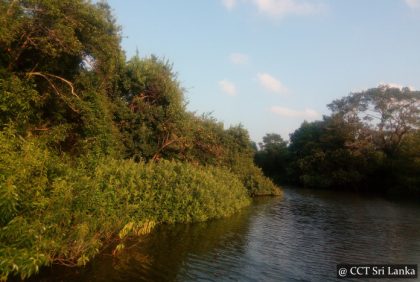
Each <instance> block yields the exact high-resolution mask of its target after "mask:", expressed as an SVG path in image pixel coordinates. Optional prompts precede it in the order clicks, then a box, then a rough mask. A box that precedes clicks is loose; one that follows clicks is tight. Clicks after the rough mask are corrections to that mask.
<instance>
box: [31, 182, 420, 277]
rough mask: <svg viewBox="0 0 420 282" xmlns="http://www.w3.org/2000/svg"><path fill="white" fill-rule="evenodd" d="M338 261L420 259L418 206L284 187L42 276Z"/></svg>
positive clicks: (312, 270) (280, 270)
mask: <svg viewBox="0 0 420 282" xmlns="http://www.w3.org/2000/svg"><path fill="white" fill-rule="evenodd" d="M337 263H371V264H372V263H377V264H379V263H395V264H396V263H401V264H402V263H411V264H416V263H417V264H418V263H420V205H419V204H414V203H404V202H392V201H389V200H385V199H381V198H371V197H363V196H358V195H354V194H343V193H333V192H325V191H308V190H302V189H286V190H285V195H284V197H283V198H265V199H257V200H255V201H254V203H253V204H252V205H251V206H250V207H249V208H246V209H244V210H243V211H241V212H240V213H238V214H236V215H234V216H232V217H230V218H228V219H222V220H215V221H211V222H207V223H200V224H190V225H174V226H160V227H158V228H157V229H156V231H155V232H153V233H152V234H151V235H149V236H148V237H146V238H143V239H142V240H141V241H140V242H137V243H136V244H133V245H132V246H130V248H128V249H127V250H126V251H124V253H123V254H121V255H120V256H119V257H117V258H115V257H112V256H110V255H107V254H103V255H101V256H99V257H98V258H97V259H95V260H94V261H93V262H92V263H91V264H90V265H88V266H87V267H86V268H83V269H73V270H68V269H57V268H53V269H47V270H46V271H44V272H43V273H42V274H41V276H38V277H37V278H36V280H39V281H52V280H55V281H336V280H337V279H336V278H335V277H336V264H337ZM404 280H405V279H404ZM358 281H361V280H358ZM382 281H383V280H382ZM405 281H407V280H405ZM408 281H412V280H408Z"/></svg>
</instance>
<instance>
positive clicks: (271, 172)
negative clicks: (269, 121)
mask: <svg viewBox="0 0 420 282" xmlns="http://www.w3.org/2000/svg"><path fill="white" fill-rule="evenodd" d="M259 147H260V150H259V151H257V152H256V154H255V157H254V160H255V163H256V164H257V165H258V166H259V167H261V168H262V170H263V171H264V174H265V175H266V176H268V177H270V178H272V179H273V180H274V181H275V182H277V183H285V182H287V181H288V179H287V178H288V176H287V167H288V165H289V153H288V148H287V142H286V141H284V140H283V138H282V137H281V136H280V135H279V134H276V133H267V134H266V135H265V136H264V137H263V142H262V143H259Z"/></svg>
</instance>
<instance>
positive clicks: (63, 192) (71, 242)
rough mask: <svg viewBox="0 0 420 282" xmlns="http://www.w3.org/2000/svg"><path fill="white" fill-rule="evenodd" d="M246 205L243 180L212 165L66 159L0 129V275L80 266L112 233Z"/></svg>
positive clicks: (128, 232) (146, 228) (131, 231)
mask: <svg viewBox="0 0 420 282" xmlns="http://www.w3.org/2000/svg"><path fill="white" fill-rule="evenodd" d="M95 163H98V165H94V164H95ZM248 203H249V198H248V196H247V191H246V189H245V188H244V186H243V185H242V183H241V182H240V181H239V180H238V179H237V178H236V177H235V176H234V175H233V174H231V173H229V172H225V171H223V170H221V169H218V168H214V167H203V166H195V165H192V164H188V163H179V162H175V161H173V162H169V161H162V162H158V163H148V164H146V163H135V162H134V161H131V160H114V159H111V158H108V159H102V161H99V162H89V161H86V159H85V160H83V161H81V160H79V161H73V162H70V161H69V160H68V159H67V158H66V156H57V155H55V154H54V153H52V152H51V151H48V150H47V149H46V147H45V146H43V144H42V142H40V141H39V139H37V138H27V139H23V138H22V137H19V136H17V135H15V134H14V131H13V130H12V129H8V130H5V131H2V132H0V273H1V276H0V279H3V280H5V279H7V277H8V276H9V275H10V274H13V275H16V274H19V275H20V276H21V278H22V279H23V278H27V277H29V276H31V275H32V274H34V273H36V272H38V271H39V268H40V267H41V266H43V265H48V264H51V263H58V264H63V265H84V264H86V263H87V262H88V261H89V260H90V259H91V258H92V257H94V256H95V255H96V254H97V253H98V252H99V251H100V249H101V248H103V247H105V246H106V245H107V244H108V243H110V242H111V241H112V240H113V239H117V240H122V239H124V238H125V237H127V236H130V235H139V234H144V233H147V232H149V231H150V230H151V228H153V226H154V225H155V224H156V223H174V222H193V221H204V220H207V219H211V218H218V217H223V216H227V215H230V214H232V213H234V212H235V211H237V210H238V209H240V208H241V207H243V206H245V205H247V204H248ZM117 234H118V237H117V236H116V235H117ZM121 248H123V244H119V245H117V249H118V250H119V249H121Z"/></svg>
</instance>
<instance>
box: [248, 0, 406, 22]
mask: <svg viewBox="0 0 420 282" xmlns="http://www.w3.org/2000/svg"><path fill="white" fill-rule="evenodd" d="M411 1H414V0H411ZM253 3H254V4H255V5H256V6H257V8H258V11H259V12H260V13H262V14H266V15H268V16H271V17H277V18H281V17H284V16H286V15H311V14H317V13H320V12H323V11H324V10H325V9H326V6H325V5H324V4H320V3H313V1H311V2H309V1H300V0H253Z"/></svg>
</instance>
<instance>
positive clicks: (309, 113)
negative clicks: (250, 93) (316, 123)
mask: <svg viewBox="0 0 420 282" xmlns="http://www.w3.org/2000/svg"><path fill="white" fill-rule="evenodd" d="M270 112H272V113H274V114H276V115H279V116H281V117H287V118H304V119H308V120H315V119H317V118H319V117H321V115H320V114H319V113H318V112H317V111H315V110H313V109H309V108H306V109H305V110H303V111H298V110H294V109H289V108H284V107H279V106H273V107H271V108H270Z"/></svg>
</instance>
